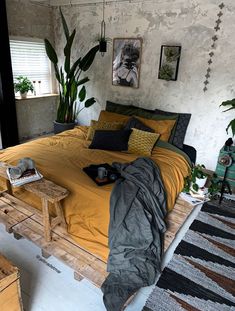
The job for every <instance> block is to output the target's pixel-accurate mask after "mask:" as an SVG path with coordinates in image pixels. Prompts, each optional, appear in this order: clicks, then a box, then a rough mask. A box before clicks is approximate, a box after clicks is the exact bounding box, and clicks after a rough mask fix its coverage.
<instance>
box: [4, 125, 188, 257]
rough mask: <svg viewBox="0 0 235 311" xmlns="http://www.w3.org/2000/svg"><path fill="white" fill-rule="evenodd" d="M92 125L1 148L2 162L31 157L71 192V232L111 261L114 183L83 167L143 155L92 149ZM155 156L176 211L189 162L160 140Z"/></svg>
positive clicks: (26, 197)
mask: <svg viewBox="0 0 235 311" xmlns="http://www.w3.org/2000/svg"><path fill="white" fill-rule="evenodd" d="M87 129H88V128H87V127H76V128H75V129H73V130H70V131H66V132H64V133H61V134H58V135H55V136H51V137H47V138H41V139H37V140H34V141H30V142H28V143H25V144H22V145H18V146H15V147H11V148H8V149H5V150H3V151H1V152H0V161H5V162H8V163H9V164H13V165H16V164H17V162H18V160H19V159H20V158H23V157H31V158H32V159H34V160H35V162H36V166H37V168H38V170H39V171H40V172H41V173H42V174H43V176H44V177H45V178H47V179H49V180H52V181H54V182H55V183H57V184H58V185H61V186H63V187H65V188H66V189H68V190H69V191H70V195H69V196H68V197H67V198H66V199H65V200H64V201H63V208H64V213H65V217H66V221H67V224H68V232H69V233H70V234H71V236H72V237H73V238H74V240H75V241H76V242H77V243H78V244H79V245H80V246H81V247H83V248H84V249H86V250H87V251H89V252H90V253H92V254H94V255H96V256H97V257H99V258H101V259H103V260H105V261H106V260H107V258H108V251H109V250H108V225H109V199H110V193H111V190H112V186H113V185H106V186H102V187H99V186H97V185H96V184H95V183H94V182H93V181H92V180H91V179H90V178H89V177H88V176H87V175H86V174H85V173H84V172H83V171H82V168H83V167H85V166H88V165H90V164H101V163H109V164H112V162H130V161H133V160H135V159H136V158H137V157H138V155H134V154H128V153H125V152H111V151H104V150H94V149H89V148H88V146H89V144H90V141H87V140H86V133H87ZM152 159H153V160H154V161H155V162H156V163H157V164H158V166H159V167H160V170H161V174H162V179H163V183H164V185H165V189H166V194H167V205H168V210H171V209H172V208H173V206H174V202H175V199H176V197H177V195H178V193H179V192H180V191H181V190H182V188H183V183H184V177H185V176H186V175H187V174H188V171H189V164H188V161H187V160H186V158H185V157H184V156H183V155H181V154H179V153H177V152H175V151H173V150H169V149H166V148H163V147H162V146H161V144H160V147H159V146H157V147H155V149H154V150H153V153H152ZM17 196H18V197H20V198H21V199H23V200H25V201H27V202H29V203H30V204H32V205H34V206H35V207H37V208H40V202H39V201H38V200H37V198H35V197H34V196H33V195H32V194H29V193H26V192H25V191H23V190H22V189H19V190H18V191H17Z"/></svg>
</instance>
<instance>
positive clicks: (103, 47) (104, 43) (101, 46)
mask: <svg viewBox="0 0 235 311" xmlns="http://www.w3.org/2000/svg"><path fill="white" fill-rule="evenodd" d="M99 51H100V52H101V53H105V52H107V41H103V40H102V41H100V43H99Z"/></svg>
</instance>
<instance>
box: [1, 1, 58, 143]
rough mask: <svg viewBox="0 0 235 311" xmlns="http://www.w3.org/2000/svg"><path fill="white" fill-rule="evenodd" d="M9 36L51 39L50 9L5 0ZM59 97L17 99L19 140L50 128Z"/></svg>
mask: <svg viewBox="0 0 235 311" xmlns="http://www.w3.org/2000/svg"><path fill="white" fill-rule="evenodd" d="M6 2H7V17H8V28H9V34H10V36H14V37H15V36H16V37H26V38H37V39H44V38H48V39H50V40H51V41H52V42H54V26H53V14H52V9H51V8H49V7H45V6H41V5H37V4H32V3H31V2H30V1H29V0H7V1H6ZM57 100H58V97H56V96H54V97H41V98H33V99H27V100H19V101H16V109H17V121H18V131H19V138H20V140H24V139H26V138H31V137H35V136H37V135H42V134H44V133H47V132H51V131H52V130H53V121H54V120H55V118H56V106H57Z"/></svg>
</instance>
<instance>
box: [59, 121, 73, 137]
mask: <svg viewBox="0 0 235 311" xmlns="http://www.w3.org/2000/svg"><path fill="white" fill-rule="evenodd" d="M75 124H76V123H75V122H73V123H59V122H56V121H54V133H55V134H59V133H61V132H64V131H67V130H72V129H73V128H74V126H75Z"/></svg>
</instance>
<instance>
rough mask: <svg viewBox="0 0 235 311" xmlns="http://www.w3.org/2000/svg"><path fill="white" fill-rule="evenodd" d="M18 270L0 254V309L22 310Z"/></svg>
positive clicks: (9, 310)
mask: <svg viewBox="0 0 235 311" xmlns="http://www.w3.org/2000/svg"><path fill="white" fill-rule="evenodd" d="M19 278H20V274H19V270H18V268H17V267H15V266H13V265H12V263H10V262H9V261H8V260H7V259H6V258H5V257H3V256H2V255H1V254H0V310H1V311H23V307H22V301H21V293H20V283H19Z"/></svg>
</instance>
